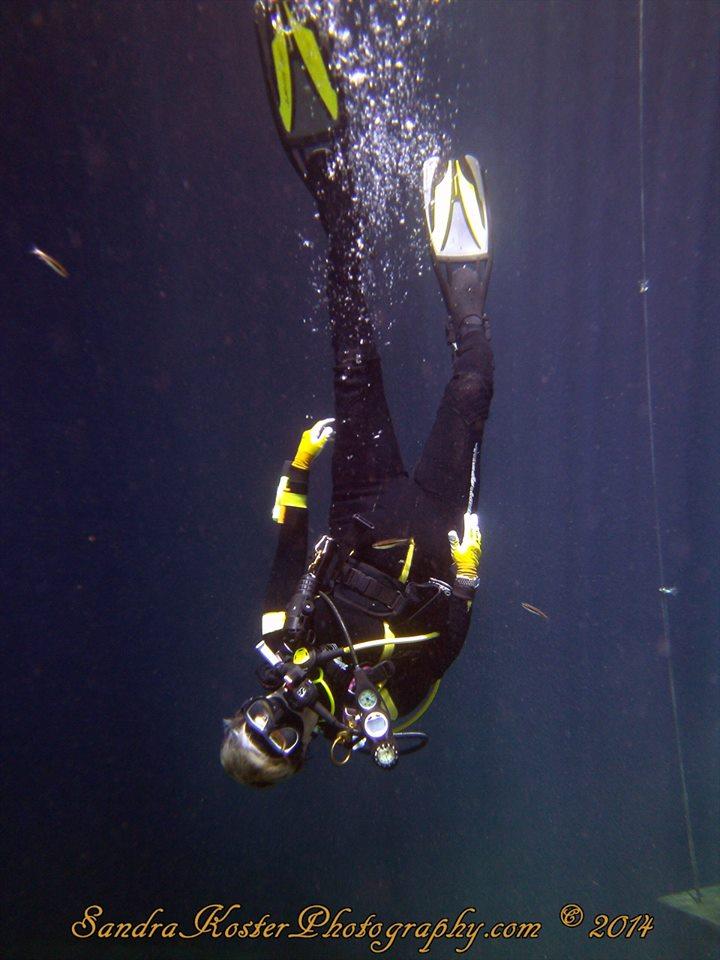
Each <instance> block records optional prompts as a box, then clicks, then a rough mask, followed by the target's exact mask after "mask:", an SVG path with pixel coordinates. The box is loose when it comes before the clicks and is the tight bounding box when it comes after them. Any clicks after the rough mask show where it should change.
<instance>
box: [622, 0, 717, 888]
mask: <svg viewBox="0 0 720 960" xmlns="http://www.w3.org/2000/svg"><path fill="white" fill-rule="evenodd" d="M638 143H639V148H640V150H639V154H640V253H641V265H642V278H641V280H640V283H639V285H638V289H639V293H640V295H641V297H642V313H643V329H644V333H645V385H646V395H647V410H648V439H649V442H650V469H651V473H652V491H653V508H654V519H655V541H656V547H657V561H658V575H659V577H660V588H659V594H660V615H661V619H662V628H663V640H664V648H665V650H666V651H667V668H668V686H669V689H670V702H671V704H672V716H673V726H674V730H675V745H676V747H677V758H678V768H679V771H680V785H681V793H682V802H683V812H684V816H685V831H686V834H687V845H688V854H689V857H690V867H691V870H692V876H693V884H694V888H695V898H696V899H697V900H698V901H701V900H702V894H701V892H700V877H699V873H698V865H697V858H696V856H695V841H694V838H693V829H692V822H691V820H690V801H689V799H688V791H687V779H686V776H685V760H684V758H683V750H682V740H681V736H680V721H679V718H678V707H677V695H676V691H675V671H674V668H673V659H672V647H671V644H670V611H669V608H668V593H667V592H666V591H667V588H666V587H665V559H664V555H663V543H662V532H661V527H660V507H659V496H658V481H657V462H656V457H655V417H654V407H653V389H652V369H651V364H650V325H649V319H648V298H647V292H648V289H649V287H650V282H649V280H648V277H647V242H646V237H647V228H646V216H645V0H638Z"/></svg>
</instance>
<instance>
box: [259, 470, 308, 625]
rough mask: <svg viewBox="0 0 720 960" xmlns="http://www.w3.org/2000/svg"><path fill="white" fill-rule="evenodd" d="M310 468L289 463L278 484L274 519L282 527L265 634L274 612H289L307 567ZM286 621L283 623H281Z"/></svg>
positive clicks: (266, 603)
mask: <svg viewBox="0 0 720 960" xmlns="http://www.w3.org/2000/svg"><path fill="white" fill-rule="evenodd" d="M308 476H309V471H307V470H302V469H300V468H299V467H294V466H292V465H291V464H290V463H286V464H285V468H284V469H283V476H282V478H281V480H280V484H279V486H278V495H277V499H276V501H275V510H274V511H273V518H274V519H275V520H276V521H277V522H278V524H279V526H280V532H279V535H278V543H277V548H276V550H275V559H274V560H273V564H272V568H271V570H270V579H269V580H268V585H267V589H266V591H265V600H264V603H263V633H267V632H272V630H271V629H270V630H266V626H269V627H271V628H272V626H276V628H277V625H275V624H274V623H271V617H270V615H271V614H279V613H280V612H283V613H284V611H285V607H286V605H287V603H288V600H289V599H290V597H291V595H292V593H293V590H294V589H295V586H296V585H297V582H298V580H299V579H300V577H301V576H302V575H303V572H304V570H305V561H306V557H307V540H308V511H307V492H308ZM281 625H282V624H280V626H281Z"/></svg>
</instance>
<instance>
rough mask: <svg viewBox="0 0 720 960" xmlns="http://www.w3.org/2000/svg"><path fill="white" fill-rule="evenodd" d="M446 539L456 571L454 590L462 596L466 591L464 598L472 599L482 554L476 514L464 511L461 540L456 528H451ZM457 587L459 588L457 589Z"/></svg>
mask: <svg viewBox="0 0 720 960" xmlns="http://www.w3.org/2000/svg"><path fill="white" fill-rule="evenodd" d="M448 540H449V542H450V553H451V554H452V559H453V563H454V564H455V568H456V571H457V573H456V577H455V585H456V591H455V592H456V593H457V592H460V593H462V595H463V596H465V594H466V593H467V594H469V595H468V596H466V597H465V599H472V597H473V595H474V593H475V588H476V587H477V576H478V569H479V567H480V557H481V556H482V535H481V533H480V529H479V527H478V518H477V514H476V513H466V514H465V516H464V517H463V538H462V540H460V538H459V537H458V535H457V531H456V530H451V531H450V532H449V533H448ZM457 588H459V591H458V589H457Z"/></svg>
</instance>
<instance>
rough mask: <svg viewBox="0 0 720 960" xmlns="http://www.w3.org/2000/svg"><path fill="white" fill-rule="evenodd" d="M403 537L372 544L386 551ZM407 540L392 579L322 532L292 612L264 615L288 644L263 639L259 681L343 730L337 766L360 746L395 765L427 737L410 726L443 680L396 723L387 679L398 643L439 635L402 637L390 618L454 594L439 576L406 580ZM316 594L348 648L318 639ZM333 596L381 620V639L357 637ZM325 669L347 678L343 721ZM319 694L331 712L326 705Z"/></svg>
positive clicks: (386, 765) (266, 628)
mask: <svg viewBox="0 0 720 960" xmlns="http://www.w3.org/2000/svg"><path fill="white" fill-rule="evenodd" d="M355 519H356V521H357V522H358V523H359V524H360V525H362V526H364V527H365V528H368V527H370V524H368V522H367V521H365V520H363V519H362V518H360V517H356V518H355ZM370 528H371V527H370ZM398 542H399V541H389V542H386V543H384V544H377V545H374V546H376V547H377V548H378V549H383V548H385V547H387V546H395V545H397V543H398ZM400 542H402V541H400ZM405 542H407V543H408V547H407V554H406V558H405V563H404V565H403V569H402V573H401V575H400V578H398V579H394V578H393V577H390V576H389V575H387V574H384V573H382V572H381V571H380V570H377V569H376V568H375V567H373V566H371V565H370V564H367V563H364V562H361V561H359V560H357V559H356V558H355V557H354V556H353V549H352V548H348V547H347V546H344V545H341V544H339V543H338V542H337V541H336V540H334V539H333V538H331V537H328V536H325V537H323V538H322V539H321V540H320V541H319V542H318V544H317V545H316V547H315V551H314V556H313V557H312V559H311V561H310V563H309V565H308V567H307V570H306V571H305V573H304V574H303V576H302V577H301V578H300V581H299V583H298V585H297V588H296V590H295V593H294V594H293V596H292V598H291V599H290V602H289V603H288V605H287V607H286V609H285V610H284V611H274V612H270V613H266V614H265V615H264V616H263V635H266V634H268V633H271V632H272V633H274V632H277V631H279V630H281V631H282V645H281V647H280V648H279V649H278V650H277V652H276V650H273V649H271V648H270V647H269V646H268V644H267V643H266V642H265V640H264V639H263V640H261V641H260V643H258V644H257V650H258V652H259V653H260V654H261V655H262V656H263V657H264V659H265V660H266V661H267V664H266V666H265V667H264V668H263V669H262V670H261V671H260V678H261V682H262V683H263V685H264V686H265V687H266V689H268V690H273V691H275V694H274V695H275V696H278V695H280V696H281V697H282V699H283V701H284V703H285V705H286V706H287V708H288V709H289V710H291V711H293V712H295V713H297V712H300V711H301V710H302V709H304V708H307V707H310V708H311V709H313V710H315V711H316V712H317V713H318V715H319V717H320V720H321V721H322V722H324V723H325V724H326V725H327V726H329V727H332V728H334V729H336V730H337V731H338V733H337V735H336V736H335V739H334V741H333V744H332V747H331V751H330V756H331V759H332V760H333V762H334V763H336V764H338V765H342V764H344V763H346V762H347V761H348V760H349V759H350V756H351V755H352V752H353V751H354V750H362V751H363V752H369V753H370V754H371V755H372V757H373V759H374V760H375V762H376V763H377V764H378V766H380V767H382V768H383V769H390V768H391V767H393V766H394V765H395V763H396V762H397V759H398V756H399V755H400V753H411V752H413V751H414V750H417V749H420V747H422V746H424V745H425V743H426V742H427V736H426V735H425V734H423V733H420V732H419V731H413V732H405V730H406V728H407V727H408V726H410V725H411V724H412V723H414V722H415V721H416V720H418V719H419V717H420V716H422V714H423V713H424V712H425V711H426V710H427V708H428V707H429V706H430V704H431V703H432V700H433V699H434V697H435V694H436V693H437V689H438V686H439V684H440V681H439V680H436V681H435V682H434V683H433V685H432V687H431V689H430V691H429V693H428V694H427V696H426V697H425V699H424V701H423V702H422V703H421V704H420V705H419V707H418V708H416V709H415V710H414V711H413V713H412V715H411V716H410V717H408V718H407V719H406V720H405V721H404V722H403V723H401V724H398V725H395V727H393V721H396V720H397V718H398V711H397V709H396V707H395V704H394V703H393V701H392V698H391V696H390V694H389V692H388V690H387V686H386V684H387V681H388V680H389V679H390V677H391V676H392V675H393V673H394V669H395V667H394V664H393V663H392V662H391V660H390V657H391V656H392V655H393V653H394V651H395V648H396V647H397V646H398V645H404V644H411V643H412V644H417V643H420V642H423V641H428V640H431V639H434V638H435V637H437V636H439V633H438V631H433V632H430V633H420V634H415V635H413V636H396V635H395V632H394V631H393V629H392V626H391V623H392V622H393V621H397V620H411V619H412V618H414V617H415V616H417V615H418V613H420V612H422V611H424V610H425V609H426V608H427V607H429V606H431V605H432V604H433V603H434V602H435V601H436V600H437V599H438V598H439V597H440V596H441V595H442V594H449V593H450V587H449V585H448V584H445V583H443V582H441V581H438V580H430V581H429V582H428V583H426V584H417V583H414V582H407V578H408V576H409V571H410V566H411V562H412V553H413V550H414V542H413V541H412V540H409V541H405ZM318 598H321V599H322V601H323V602H324V603H325V604H326V606H327V608H328V609H329V611H330V613H331V615H332V616H333V618H334V619H335V621H336V623H337V625H338V627H339V629H340V633H341V635H342V636H343V637H344V640H345V643H346V645H345V646H338V645H337V644H335V645H333V644H318V638H317V637H316V634H315V611H316V603H317V600H318ZM335 601H339V602H341V603H342V605H344V606H348V607H351V608H354V609H357V610H360V611H361V612H362V613H364V614H367V615H369V616H370V617H373V618H374V619H377V620H381V621H382V624H383V636H382V637H381V638H379V639H373V640H365V641H360V642H357V643H356V642H353V640H352V638H351V636H350V633H349V631H348V628H347V626H346V624H345V621H344V619H343V616H342V614H341V613H340V611H339V610H338V607H337V603H336V602H335ZM378 647H381V648H382V651H381V655H380V661H379V662H378V663H375V664H373V665H372V666H368V665H363V666H361V664H360V661H359V660H358V656H357V654H358V652H360V651H364V650H368V649H376V648H378ZM348 661H349V662H348ZM326 671H327V672H331V673H334V675H335V677H336V678H337V677H338V676H341V677H342V683H343V686H344V685H345V683H347V691H348V693H349V694H350V696H349V697H348V702H347V703H346V704H345V705H344V706H343V711H342V720H340V719H338V718H337V717H335V716H334V710H335V700H334V697H333V694H332V690H331V688H330V686H329V685H328V683H327V681H326V676H325V673H326ZM321 694H322V695H324V698H326V699H327V701H328V705H329V708H330V709H327V708H326V707H325V706H324V705H323V704H322V703H321V702H320V699H319V698H320V696H321ZM401 748H402V749H401Z"/></svg>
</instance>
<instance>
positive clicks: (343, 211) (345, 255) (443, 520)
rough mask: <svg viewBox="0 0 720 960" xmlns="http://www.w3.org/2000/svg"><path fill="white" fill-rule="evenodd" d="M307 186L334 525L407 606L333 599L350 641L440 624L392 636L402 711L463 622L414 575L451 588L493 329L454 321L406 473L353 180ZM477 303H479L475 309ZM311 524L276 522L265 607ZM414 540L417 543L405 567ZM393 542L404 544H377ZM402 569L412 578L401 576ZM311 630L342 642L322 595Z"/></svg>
mask: <svg viewBox="0 0 720 960" xmlns="http://www.w3.org/2000/svg"><path fill="white" fill-rule="evenodd" d="M314 192H315V195H316V199H317V201H318V206H319V209H320V215H321V219H322V222H323V225H324V226H325V229H326V231H327V233H328V236H329V252H328V283H327V296H328V303H329V309H330V321H331V331H332V342H333V351H334V391H335V418H336V419H335V431H336V434H335V442H334V447H333V459H332V503H331V509H330V522H329V532H330V535H331V536H332V537H334V538H337V539H339V540H340V541H341V542H345V543H348V544H352V545H353V546H354V554H353V559H354V560H358V561H361V562H363V563H365V564H368V565H370V566H371V567H372V568H374V570H377V571H378V573H379V579H378V582H379V583H381V584H384V586H385V587H387V588H388V589H393V587H395V588H397V589H399V590H400V591H403V590H405V591H407V592H409V593H410V595H411V600H410V601H409V603H408V605H407V608H406V609H405V610H404V611H403V612H402V613H401V614H400V615H397V616H394V617H393V616H392V615H387V616H385V615H383V613H382V611H383V609H384V608H383V604H382V603H379V604H375V605H374V606H375V615H372V614H371V613H368V612H366V611H363V610H361V609H358V607H362V606H363V605H365V606H367V600H363V598H362V597H361V596H359V595H358V594H357V593H355V592H354V590H353V588H352V587H351V586H347V585H340V586H338V587H337V588H336V589H335V591H334V596H333V599H334V601H335V603H336V605H337V607H338V610H339V611H340V612H341V614H342V617H343V619H344V620H345V622H346V625H347V627H348V629H349V631H350V634H351V636H352V638H353V641H354V642H361V641H364V640H371V639H379V638H382V637H384V636H385V637H389V635H390V634H392V635H394V636H396V637H405V636H417V635H422V634H428V633H434V632H437V633H438V636H437V637H435V638H433V639H430V640H426V641H423V642H420V643H417V644H408V645H405V646H402V645H398V646H396V647H395V649H394V651H393V652H392V662H393V664H394V665H395V673H394V675H393V676H392V678H391V679H390V680H389V681H388V683H387V691H388V692H389V694H390V696H391V698H392V701H393V702H394V705H395V707H396V708H397V710H398V713H399V714H400V715H403V714H406V713H408V712H410V711H412V710H414V709H415V707H416V706H417V705H418V704H419V703H421V702H422V700H423V699H424V698H425V697H426V695H427V693H428V691H429V690H430V689H431V687H432V685H433V683H434V681H436V680H437V679H439V678H440V677H441V676H442V674H443V673H444V672H445V671H446V670H447V668H448V667H449V666H450V664H451V663H452V661H453V660H454V659H455V657H456V656H457V655H458V653H459V652H460V649H461V648H462V645H463V643H464V641H465V637H466V634H467V631H468V627H469V622H470V607H471V603H470V602H469V600H468V596H467V593H466V592H463V591H460V590H457V589H453V590H452V592H450V591H449V590H446V591H443V590H442V589H441V588H439V587H437V586H426V587H423V586H419V587H415V586H414V585H423V584H427V583H428V581H429V580H430V579H431V578H435V579H437V580H439V581H444V582H445V583H446V584H448V585H449V586H450V587H453V571H452V560H451V553H450V548H449V545H448V531H449V530H457V531H458V532H459V534H460V536H461V537H462V530H463V514H464V513H465V511H466V510H467V503H468V491H469V487H470V476H471V469H472V460H473V451H474V448H475V444H478V445H479V444H480V443H481V441H482V436H483V428H484V425H485V421H486V420H487V417H488V413H489V410H490V402H491V399H492V392H493V358H492V351H491V347H490V341H489V334H488V327H487V322H483V323H479V322H474V323H466V324H461V325H460V329H459V331H458V336H457V351H456V352H455V353H454V355H453V365H452V376H451V379H450V381H449V383H448V385H447V387H446V389H445V392H444V394H443V398H442V401H441V403H440V407H439V409H438V412H437V416H436V420H435V424H434V425H433V428H432V430H431V432H430V436H429V438H428V441H427V443H426V445H425V448H424V450H423V452H422V455H421V457H420V461H419V463H418V465H417V466H416V468H415V470H414V472H413V474H412V475H411V476H408V474H407V472H406V470H405V469H404V467H403V462H402V458H401V456H400V451H399V449H398V444H397V440H396V437H395V432H394V429H393V425H392V421H391V419H390V414H389V411H388V407H387V402H386V398H385V393H384V389H383V380H382V371H381V364H380V358H379V356H378V352H377V346H376V339H375V336H374V332H373V327H372V322H371V320H370V317H369V315H368V309H367V305H366V303H365V300H364V297H363V293H362V284H361V266H362V265H361V263H360V261H359V254H358V252H357V251H358V249H359V248H358V246H357V243H356V241H357V237H358V227H357V218H356V217H355V216H354V211H353V206H352V201H351V199H350V197H351V195H352V190H351V189H349V188H348V185H347V184H346V183H343V182H342V181H340V182H339V183H338V182H336V183H333V184H327V183H325V182H323V181H322V180H321V179H319V180H318V184H317V187H316V189H315V191H314ZM482 309H483V304H479V305H478V312H479V314H480V315H482ZM438 326H440V325H438ZM478 453H479V450H478ZM477 462H478V464H479V457H478V461H477ZM306 484H307V472H306V471H302V470H298V469H297V468H292V469H291V470H290V477H289V489H290V490H295V491H297V492H302V490H303V488H304V487H305V485H306ZM356 514H359V515H361V516H362V517H363V518H364V519H366V520H367V521H369V523H370V524H372V530H368V529H367V528H365V527H363V526H361V525H360V524H358V523H357V522H356V521H355V520H354V519H353V518H354V516H355V515H356ZM307 529H308V522H307V510H303V509H295V508H288V509H287V511H286V515H285V521H284V523H283V524H282V526H281V527H280V535H279V542H278V548H277V552H276V556H275V561H274V563H273V567H272V572H271V576H270V581H269V584H268V589H267V594H266V598H265V611H281V610H283V609H284V608H285V606H286V605H287V603H288V601H289V599H290V596H291V595H292V593H293V591H294V589H295V586H296V584H297V582H298V580H299V578H300V577H301V575H302V574H303V572H304V571H305V569H306V564H307ZM410 538H412V541H413V544H414V551H413V552H412V562H411V564H410V568H409V570H407V561H408V546H409V540H410ZM389 540H395V541H399V542H398V543H397V544H396V545H395V546H394V547H389V546H388V545H387V544H382V545H381V548H378V546H377V545H378V544H379V543H381V542H382V541H389ZM404 567H405V568H406V569H405V575H406V579H407V581H408V582H409V583H410V584H411V586H410V587H403V586H402V585H401V584H399V583H398V578H400V577H401V576H402V572H403V568H404ZM361 570H362V568H361ZM365 572H366V573H367V572H368V571H367V569H366V570H365ZM385 578H387V579H385ZM314 628H315V635H316V642H317V643H325V642H328V643H338V644H340V645H344V642H343V638H342V634H341V633H340V629H339V627H338V625H337V622H336V618H335V617H334V615H333V614H332V612H331V611H330V610H329V608H328V606H327V604H325V603H323V601H322V600H321V599H320V600H319V601H318V604H317V610H316V613H315V623H314ZM279 638H280V634H279V633H278V634H276V635H275V636H273V635H272V634H270V635H269V636H267V635H266V637H265V639H266V642H267V643H268V645H269V646H271V647H273V648H275V649H277V648H278V646H279ZM388 642H389V643H391V642H392V641H391V640H389V641H388ZM389 649H390V648H387V649H386V650H385V655H387V654H388V652H389ZM382 650H383V648H382V647H378V648H376V649H374V650H373V651H370V652H368V654H367V655H365V656H363V655H361V656H360V660H361V662H375V661H377V660H379V659H381V653H382ZM331 672H332V671H331ZM344 680H345V678H344V677H343V675H342V673H340V674H339V675H338V674H336V676H334V677H333V678H332V680H331V686H332V688H333V692H334V693H335V700H336V703H335V706H336V709H337V710H338V712H339V710H340V707H341V701H342V695H343V693H344V690H343V682H344Z"/></svg>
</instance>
